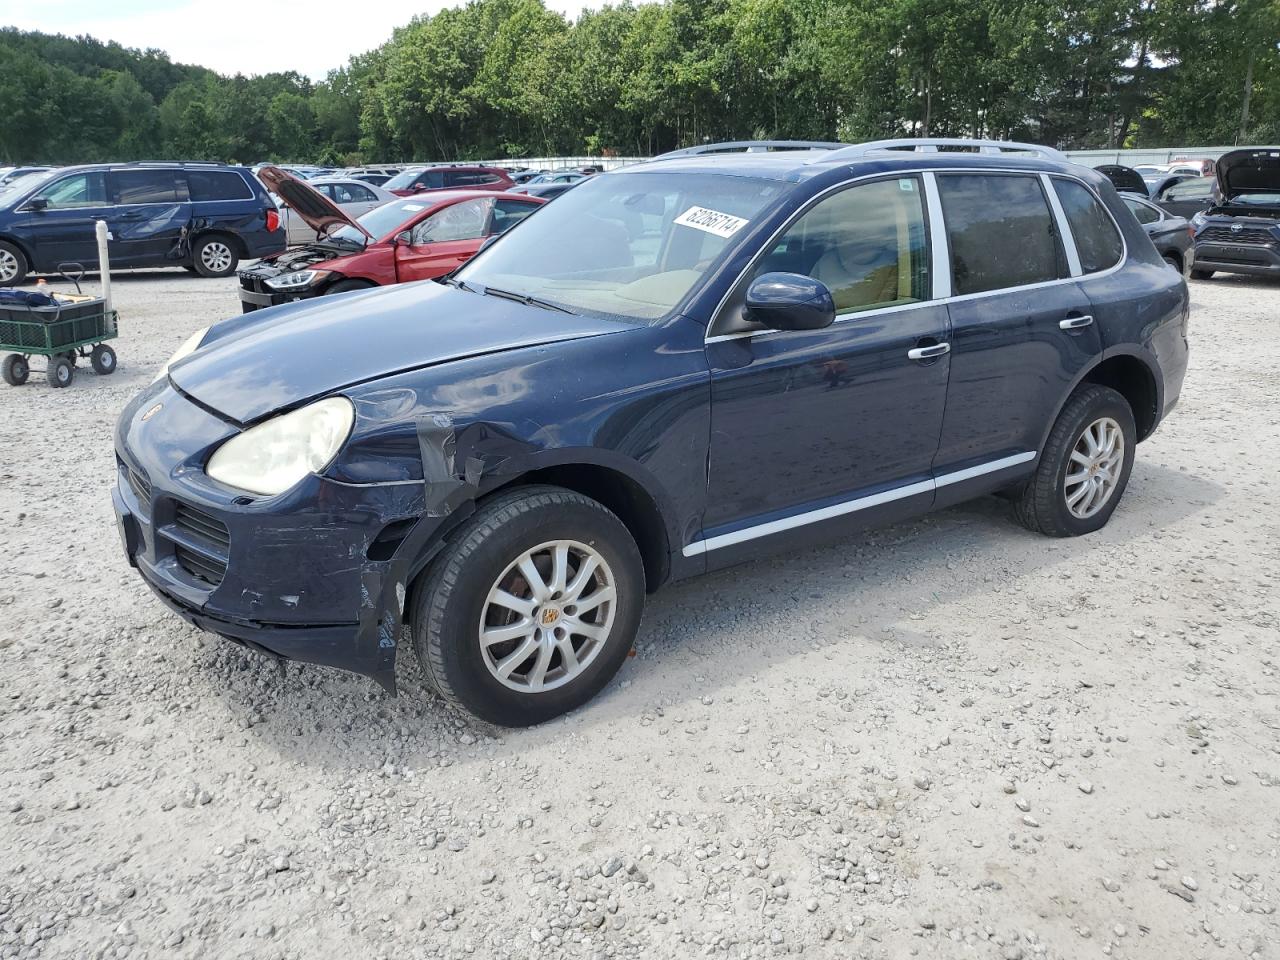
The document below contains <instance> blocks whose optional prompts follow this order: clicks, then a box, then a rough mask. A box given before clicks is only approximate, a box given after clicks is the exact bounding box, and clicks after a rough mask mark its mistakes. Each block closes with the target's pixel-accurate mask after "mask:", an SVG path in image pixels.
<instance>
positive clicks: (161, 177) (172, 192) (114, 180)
mask: <svg viewBox="0 0 1280 960" xmlns="http://www.w3.org/2000/svg"><path fill="white" fill-rule="evenodd" d="M107 181H108V183H109V185H110V189H111V200H112V202H113V203H121V204H130V203H179V202H181V201H184V200H186V199H187V185H186V183H184V182H183V178H182V174H181V173H180V172H179V171H177V170H146V169H141V170H112V171H111V173H110V174H108V176H107Z"/></svg>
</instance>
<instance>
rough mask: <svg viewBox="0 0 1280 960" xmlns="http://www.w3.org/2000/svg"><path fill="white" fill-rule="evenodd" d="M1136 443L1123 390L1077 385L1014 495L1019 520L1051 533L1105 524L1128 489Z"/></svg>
mask: <svg viewBox="0 0 1280 960" xmlns="http://www.w3.org/2000/svg"><path fill="white" fill-rule="evenodd" d="M1137 443H1138V431H1137V428H1136V426H1135V425H1134V422H1133V411H1132V410H1131V409H1130V407H1129V403H1128V401H1127V400H1125V398H1124V397H1123V396H1121V395H1120V394H1119V393H1118V392H1116V391H1115V390H1112V389H1111V388H1110V387H1102V386H1097V385H1095V384H1086V385H1084V386H1083V387H1081V388H1080V389H1078V390H1076V392H1075V393H1074V394H1072V395H1071V399H1069V400H1068V401H1067V405H1066V406H1065V407H1064V408H1063V410H1062V413H1061V414H1059V415H1058V420H1057V422H1056V423H1055V424H1054V425H1053V430H1052V431H1051V432H1050V434H1049V440H1048V442H1047V443H1046V444H1045V447H1044V452H1043V453H1041V455H1040V463H1039V465H1038V466H1037V467H1036V472H1035V473H1034V474H1033V475H1032V477H1031V479H1030V480H1028V481H1027V483H1026V486H1024V487H1023V488H1022V490H1021V492H1020V493H1019V495H1018V498H1017V500H1016V501H1015V504H1014V509H1015V511H1016V513H1017V516H1018V520H1019V521H1020V522H1021V523H1022V525H1023V526H1025V527H1026V528H1027V529H1028V530H1034V531H1036V532H1038V533H1043V534H1045V535H1046V536H1050V537H1078V536H1081V535H1083V534H1086V533H1092V532H1093V531H1095V530H1098V529H1101V528H1102V527H1104V526H1105V525H1106V523H1107V521H1108V520H1110V519H1111V514H1112V513H1114V512H1115V509H1116V506H1117V505H1118V504H1119V503H1120V497H1121V496H1123V495H1124V490H1125V487H1126V486H1127V485H1128V483H1129V472H1130V471H1131V470H1132V469H1133V455H1134V448H1135V447H1136V446H1137Z"/></svg>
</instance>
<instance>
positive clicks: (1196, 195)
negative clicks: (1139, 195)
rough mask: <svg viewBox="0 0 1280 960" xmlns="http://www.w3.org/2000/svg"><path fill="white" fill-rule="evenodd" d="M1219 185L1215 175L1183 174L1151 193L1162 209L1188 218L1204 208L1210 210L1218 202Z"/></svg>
mask: <svg viewBox="0 0 1280 960" xmlns="http://www.w3.org/2000/svg"><path fill="white" fill-rule="evenodd" d="M1216 190H1217V186H1216V184H1215V183H1214V179H1213V177H1185V176H1181V175H1180V178H1179V179H1178V180H1175V181H1173V182H1172V183H1165V184H1163V185H1161V186H1160V187H1159V189H1158V190H1157V191H1156V192H1154V193H1153V194H1152V195H1151V199H1152V200H1154V201H1155V202H1156V205H1157V206H1159V207H1160V208H1161V209H1162V210H1166V211H1168V212H1169V213H1171V214H1173V215H1174V216H1176V217H1186V218H1187V219H1188V220H1189V219H1191V218H1192V217H1194V216H1195V215H1196V214H1197V213H1199V212H1200V211H1202V210H1208V209H1209V208H1210V207H1212V206H1213V205H1214V203H1215V202H1217V192H1216Z"/></svg>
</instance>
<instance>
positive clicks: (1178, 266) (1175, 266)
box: [1164, 256, 1182, 273]
mask: <svg viewBox="0 0 1280 960" xmlns="http://www.w3.org/2000/svg"><path fill="white" fill-rule="evenodd" d="M1164 262H1165V263H1167V264H1168V265H1169V266H1170V267H1171V268H1173V269H1174V270H1175V271H1177V272H1178V273H1181V272H1182V264H1180V263H1179V262H1178V258H1177V257H1174V256H1168V257H1165V258H1164Z"/></svg>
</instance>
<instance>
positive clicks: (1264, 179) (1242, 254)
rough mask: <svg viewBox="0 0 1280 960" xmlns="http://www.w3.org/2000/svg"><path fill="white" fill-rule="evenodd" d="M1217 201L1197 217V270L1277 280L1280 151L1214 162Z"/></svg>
mask: <svg viewBox="0 0 1280 960" xmlns="http://www.w3.org/2000/svg"><path fill="white" fill-rule="evenodd" d="M1215 183H1216V187H1217V197H1218V199H1217V202H1215V203H1214V204H1213V206H1211V207H1209V208H1208V209H1206V210H1203V211H1201V212H1199V213H1197V214H1196V215H1195V216H1194V217H1193V218H1192V220H1191V222H1192V224H1193V225H1194V226H1195V230H1196V235H1195V244H1196V266H1195V269H1194V270H1192V271H1191V276H1192V277H1193V278H1195V279H1197V280H1208V279H1209V278H1210V277H1212V276H1213V274H1214V272H1215V271H1222V272H1223V273H1245V274H1253V275H1255V276H1264V277H1275V276H1280V147H1261V148H1248V149H1244V150H1233V151H1231V152H1230V153H1227V154H1224V155H1223V156H1221V157H1219V158H1218V164H1217V172H1216V176H1215Z"/></svg>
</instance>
